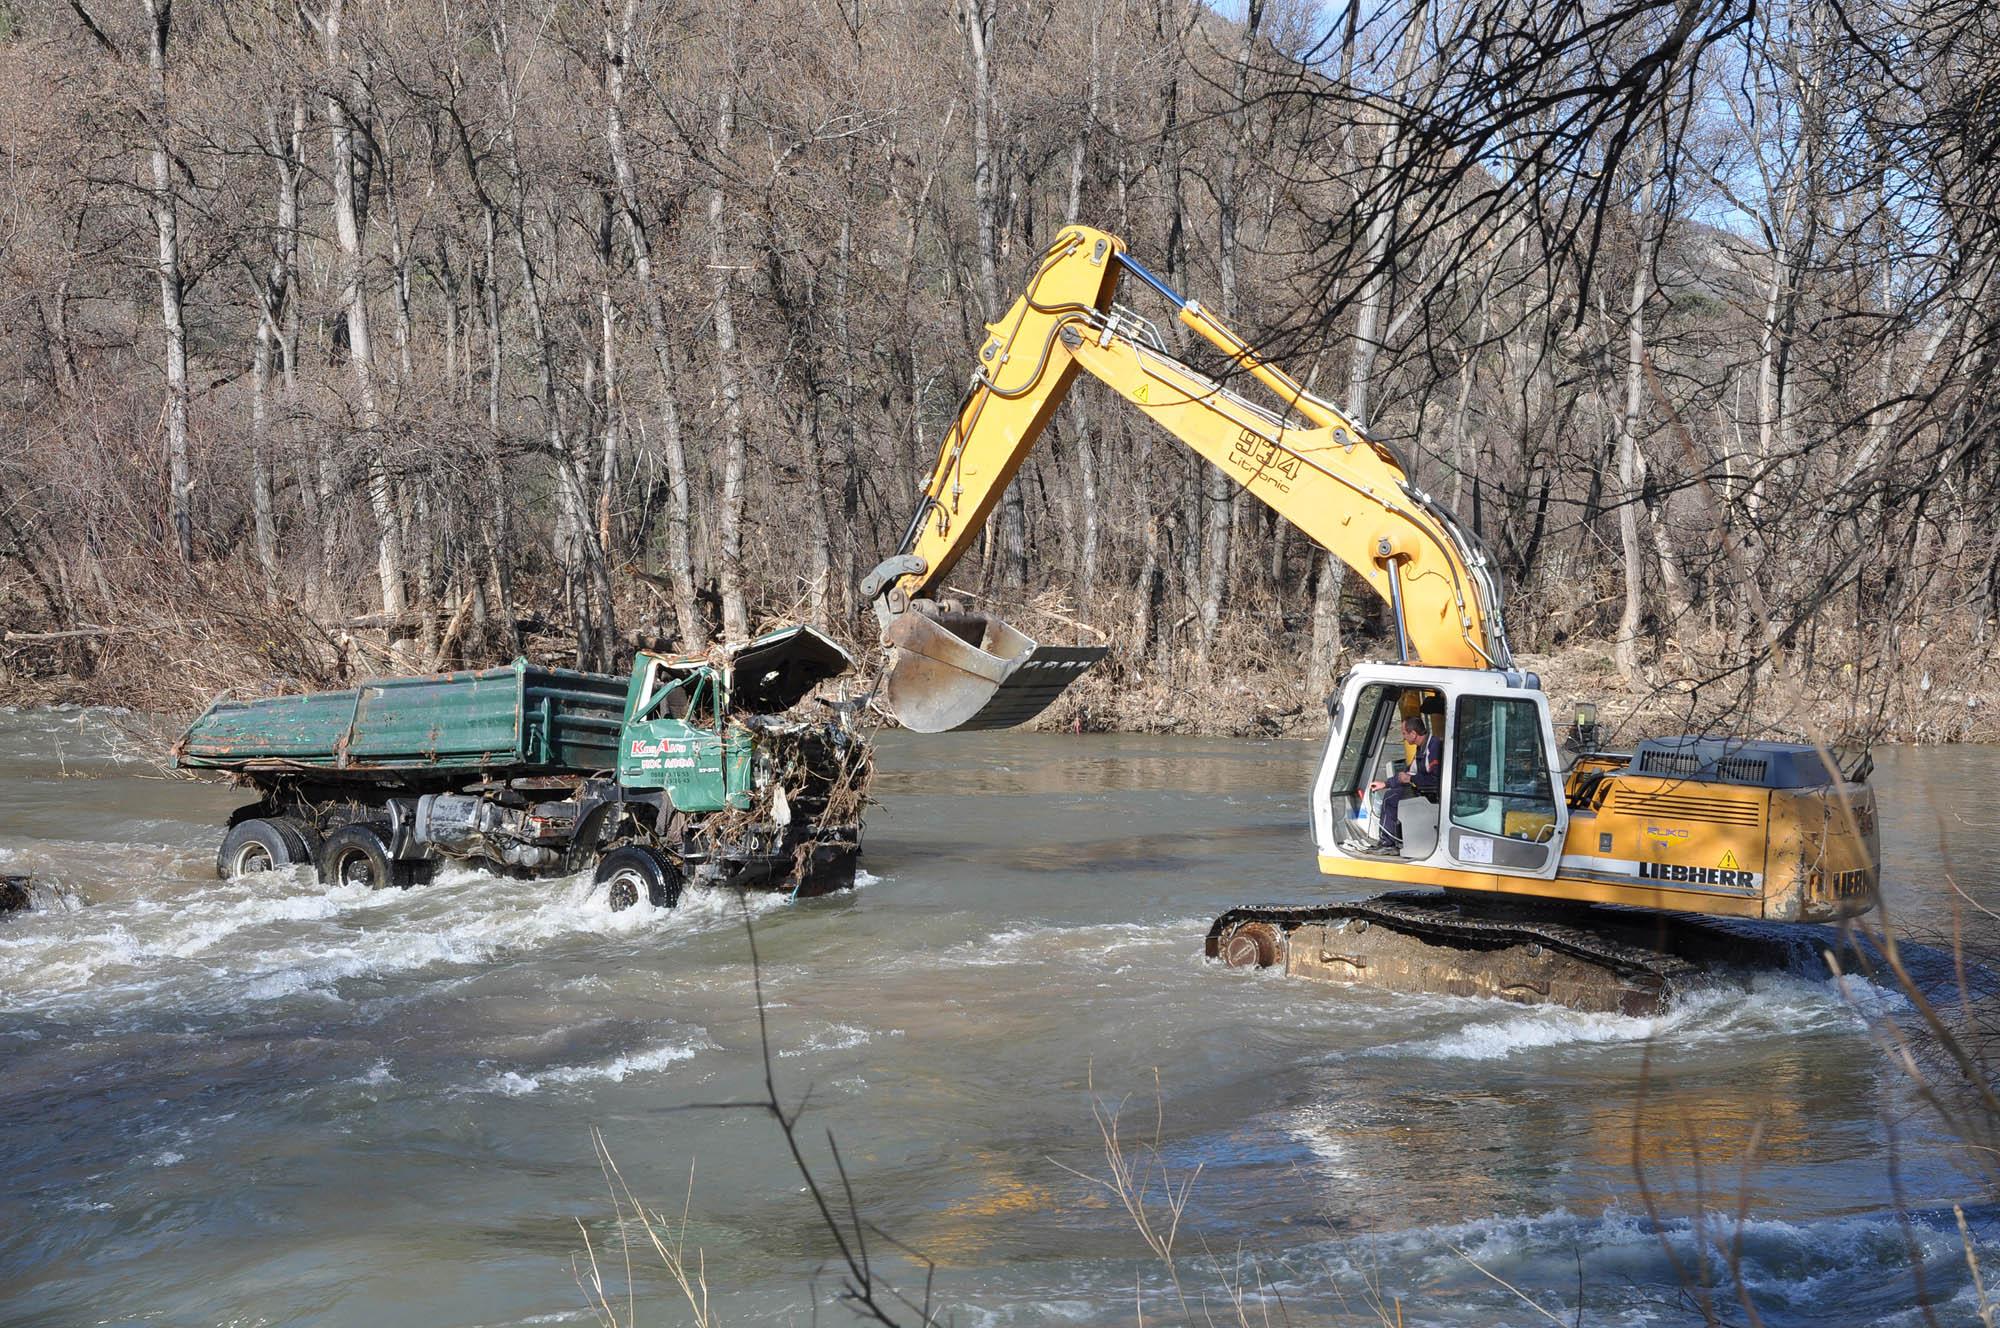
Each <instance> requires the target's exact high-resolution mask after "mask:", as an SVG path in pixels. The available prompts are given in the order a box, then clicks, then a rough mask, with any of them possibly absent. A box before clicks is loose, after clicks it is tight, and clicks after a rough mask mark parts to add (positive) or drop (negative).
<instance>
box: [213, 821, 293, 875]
mask: <svg viewBox="0 0 2000 1328" xmlns="http://www.w3.org/2000/svg"><path fill="white" fill-rule="evenodd" d="M310 861H312V854H311V853H310V852H309V851H307V848H306V841H305V837H304V836H303V835H301V834H300V833H299V831H298V828H297V827H296V826H293V825H292V824H290V823H289V822H288V821H286V820H284V819H281V818H280V819H272V820H265V819H264V818H262V817H257V816H253V817H251V818H249V819H248V820H243V821H238V822H237V823H236V824H235V825H232V826H230V827H229V833H228V834H226V835H224V836H223V837H222V848H221V849H220V850H219V851H218V852H217V853H216V855H215V874H216V876H217V877H218V878H220V879H222V880H225V881H227V880H229V879H230V878H232V877H236V876H248V875H250V874H251V873H252V872H264V871H277V870H280V869H282V868H285V867H291V866H295V865H296V864H298V863H301V862H310Z"/></svg>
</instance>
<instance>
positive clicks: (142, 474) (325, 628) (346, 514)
mask: <svg viewBox="0 0 2000 1328" xmlns="http://www.w3.org/2000/svg"><path fill="white" fill-rule="evenodd" d="M0 34H4V35H0V136H4V147H5V151H4V157H0V171H4V181H5V188H4V199H5V206H4V208H0V259H4V264H5V267H4V271H5V284H4V288H0V300H4V308H5V319H4V322H0V372H3V373H4V382H5V387H6V392H5V399H4V405H0V419H4V427H5V429H6V438H7V442H6V446H5V448H4V454H0V627H4V629H5V638H4V643H0V692H11V693H14V694H15V695H16V696H17V697H24V698H26V697H51V696H71V697H84V698H89V699H97V700H107V701H125V702H144V703H148V704H155V705H184V704H186V703H188V702H190V701H192V700H194V699H196V698H197V697H199V696H200V695H201V694H202V693H205V692H206V691H208V690H210V689H212V688H215V687H220V686H223V685H232V686H242V687H273V686H285V685H289V686H316V685H325V684H329V683H334V682H338V681H342V680H344V679H346V678H349V677H352V676H354V675H357V674H367V673H374V672H381V671H385V670H391V669H423V668H435V667H449V666H454V665H458V664H477V663H485V662H489V661H494V660H500V659H505V658H509V657H511V656H512V655H513V654H515V653H516V652H518V651H520V650H522V649H529V650H532V651H533V652H535V653H537V654H538V655H540V656H542V657H544V658H548V659H551V660H554V661H556V662H572V663H576V664H580V665H582V666H585V667H615V666H617V665H618V664H619V663H620V657H621V656H622V655H623V654H624V653H625V652H629V651H630V650H631V649H632V648H633V647H634V646H635V645H646V646H662V645H668V646H673V647H676V648H679V647H698V646H700V645H702V644H703V643H704V642H706V641H708V640H711V639H713V638H716V637H718V636H740V635H742V634H744V633H745V632H747V631H751V630H755V629H756V628H757V627H758V626H759V625H760V624H761V623H764V622H767V621H769V620H771V619H774V618H777V617H785V616H797V617H804V618H809V619H811V620H815V621H818V622H821V623H823V624H827V625H829V626H831V627H832V628H834V629H835V630H836V631H838V632H840V633H841V634H843V635H845V636H847V637H848V638H849V639H851V640H854V641H857V642H865V641H867V640H868V639H869V637H870V636H871V635H872V627H871V624H870V623H869V622H868V621H866V620H865V619H864V617H863V615H862V613H861V609H862V606H860V605H858V604H857V603H856V591H855V585H856V582H857V581H858V579H859V578H860V576H861V575H862V574H863V573H865V572H866V571H867V570H868V568H869V567H870V566H871V565H872V564H873V563H874V562H875V560H876V559H877V558H878V557H880V556H883V555H884V554H886V553H888V552H891V551H893V549H894V546H895V543H896V541H897V538H898V537H899V536H900V534H901V531H902V528H903V525H904V523H905V521H906V520H907V519H908V516H909V512H910V510H911V507H912V503H913V499H914V495H915V493H916V490H917V487H918V484H919V481H920V478H921V477H922V475H923V474H924V473H925V471H927V469H928V467H929V465H930V462H931V460H932V459H933V456H934V453H935V449H936V446H937V442H938V439H939V436H940V435H941V433H942V432H943V430H944V429H945V427H946V426H947V424H948V422H949V420H950V419H951V417H952V415H953V414H954V411H955V407H956V406H957V404H958V401H959V398H960V395H961V393H962V391H963V389H964V386H965V383H966V381H967V378H968V376H969V374H970V371H971V369H972V365H973V356H972V353H971V352H972V348H973V347H974V346H975V345H976V343H977V341H978V338H979V330H980V326H981V324H982V323H983V322H984V321H986V320H987V319H989V318H992V317H994V316H995V315H996V314H997V313H998V312H999V311H1000V310H1002V309H1004V308H1005V306H1006V305H1007V304H1008V303H1009V302H1010V301H1011V300H1012V298H1013V295H1014V292H1015V290H1016V288H1017V287H1018V285H1019V283H1020V282H1021V280H1022V279H1023V277H1024V275H1025V273H1026V271H1027V269H1028V266H1029V264H1030V263H1031V262H1032V260H1033V259H1034V257H1035V256H1036V255H1037V254H1038V253H1039V252H1040V251H1041V250H1042V248H1043V247H1044V246H1045V245H1046V244H1048V243H1049V242H1050V241H1051V240H1052V239H1053V238H1054V236H1055V234H1056V232H1057V230H1058V229H1059V228H1060V227H1061V226H1062V225H1063V224H1064V222H1065V221H1068V220H1071V219H1076V220H1081V221H1085V222H1088V223H1091V224H1095V225H1099V226H1102V227H1104V228H1106V229H1109V230H1112V231H1114V232H1116V233H1118V234H1121V235H1122V236H1124V237H1126V239H1127V240H1128V241H1129V242H1130V244H1131V246H1132V249H1133V252H1134V253H1135V255H1137V256H1139V257H1140V258H1141V259H1142V260H1144V261H1146V262H1147V263H1148V265H1149V266H1151V267H1153V268H1154V270H1156V271H1157V272H1159V273H1160V274H1161V275H1162V276H1164V277H1166V278H1167V279H1168V280H1169V281H1171V282H1172V283H1174V284H1175V285H1176V286H1178V287H1180V288H1182V289H1183V290H1185V291H1187V292H1188V293H1190V294H1193V295H1197V296H1199V297H1201V298H1202V299H1203V300H1204V302H1205V303H1206V304H1207V305H1208V306H1209V307H1211V308H1213V309H1215V310H1217V311H1219V312H1221V313H1222V314H1223V315H1224V316H1225V317H1226V318H1228V319H1229V320H1231V321H1232V322H1233V323H1235V324H1236V325H1237V326H1238V327H1239V329H1240V330H1241V331H1243V332H1244V333H1245V334H1246V335H1248V336H1250V337H1252V338H1253V339H1254V340H1256V341H1258V342H1259V343H1260V344H1261V345H1263V346H1265V347H1266V348H1267V349H1268V350H1269V351H1271V352H1272V353H1274V354H1276V355H1278V356H1279V357H1281V358H1282V359H1283V360H1284V361H1285V362H1286V363H1287V364H1288V365H1289V366H1290V367H1292V368H1293V369H1294V370H1295V371H1296V372H1298V373H1299V374H1300V376H1301V377H1306V378H1308V379H1309V380H1310V381H1311V382H1312V383H1313V384H1314V385H1315V386H1316V388H1317V389H1318V390H1320V391H1322V392H1323V393H1325V394H1327V395H1330V396H1332V397H1334V398H1335V399H1336V400H1341V401H1344V402H1346V403H1347V404H1348V405H1349V407H1350V408H1351V411H1352V413H1353V414H1355V415H1356V416H1357V417H1359V418H1361V419H1363V420H1365V422H1366V424H1367V426H1368V427H1369V428H1370V430H1371V431H1372V432H1373V433H1374V434H1376V435H1377V436H1379V437H1382V438H1384V439H1386V440H1388V441H1389V442H1391V443H1392V444H1393V445H1395V446H1396V447H1398V448H1399V449H1400V450H1401V451H1402V452H1403V454H1404V455H1405V456H1406V457H1407V458H1408V459H1409V462H1410V464H1411V466H1412V468H1413V469H1414V471H1415V474H1416V477H1417V481H1418V483H1420V484H1421V485H1422V486H1423V487H1425V488H1426V489H1428V490H1430V491H1431V492H1433V493H1434V494H1439V495H1442V496H1444V497H1445V498H1447V499H1448V501H1449V502H1450V503H1451V504H1452V505H1453V506H1454V507H1455V508H1456V509H1457V510H1458V511H1459V512H1460V513H1461V515H1462V516H1464V517H1465V518H1466V519H1467V520H1468V521H1469V522H1470V523H1471V524H1472V525H1473V527H1474V528H1476V530H1477V531H1478V532H1479V534H1480V535H1481V536H1482V537H1483V538H1484V540H1485V541H1486V542H1487V543H1488V544H1489V545H1490V546H1491V547H1492V548H1493V550H1494V551H1495V552H1496V554H1497V555H1498V557H1499V559H1500V561H1501V563H1502V565H1503V567H1504V569H1505V574H1506V577H1507V580H1508V582H1509V584H1510V586H1511V587H1512V588H1513V598H1512V602H1511V605H1510V615H1509V621H1510V630H1511V632H1512V634H1513V636H1514V638H1515V641H1516V644H1517V647H1519V648H1522V649H1524V650H1527V651H1530V652H1535V653H1537V654H1538V655H1542V656H1548V657H1551V658H1552V659H1553V660H1555V661H1557V663H1558V664H1559V663H1560V661H1562V660H1564V659H1573V658H1579V657H1580V658H1586V659H1594V660H1597V661H1599V662H1600V663H1602V664H1603V666H1604V671H1605V672H1606V674H1607V676H1610V675H1613V674H1614V673H1615V674H1622V675H1623V676H1624V680H1625V681H1626V683H1627V684H1628V685H1629V686H1630V687H1632V688H1633V689H1635V690H1636V691H1645V690H1646V689H1649V688H1652V689H1668V688H1674V687H1678V688H1679V689H1680V691H1681V692H1682V693H1684V692H1685V690H1686V688H1687V687H1688V686H1689V685H1690V683H1691V682H1692V681H1697V680H1698V681H1702V682H1703V684H1704V686H1705V687H1706V688H1707V690H1709V691H1710V692H1720V691H1726V692H1728V693H1729V694H1731V695H1738V694H1740V693H1741V692H1742V691H1743V690H1744V689H1745V688H1746V687H1751V688H1756V689H1760V690H1761V692H1762V693H1763V694H1765V695H1769V696H1777V697H1782V698H1789V699H1787V700H1785V701H1784V704H1783V705H1781V706H1780V709H1781V710H1783V709H1784V708H1785V707H1786V706H1791V707H1797V706H1799V705H1802V704H1806V705H1812V706H1817V707H1819V708H1820V709H1821V710H1823V711H1824V712H1825V713H1827V714H1829V715H1833V716H1834V717H1835V718H1836V719H1838V720H1839V722H1841V723H1843V724H1845V725H1847V726H1848V727H1864V728H1865V727H1871V726H1873V727H1878V728H1880V727H1887V728H1888V729H1890V730H1893V731H1898V732H1902V733H1904V734H1906V735H1914V736H1929V737H1950V736H1960V735H1963V734H1965V733H1968V732H1972V733H1976V732H1979V731H1981V730H1980V727H1979V725H1978V723H1977V722H1975V720H1976V716H1977V714H1978V711H1977V709H1976V708H1974V709H1972V710H1970V711H1969V710H1968V707H1967V703H1968V701H1971V702H1974V703H1975V707H1976V702H1977V700H1978V699H1979V696H1980V692H1979V689H1980V687H1981V686H1982V675H1983V672H1984V669H1985V665H1986V663H1987V661H1988V659H1989V658H1990V656H1991V653H1992V651H1993V649H1994V641H1993V627H1994V618H1995V616H1996V603H1995V600H1996V595H2000V538H1997V537H1996V519H2000V492H1996V479H2000V455H1996V449H1995V448H1994V447H1992V446H1990V445H1989V443H1988V436H1989V432H1990V430H1991V429H1992V427H1993V421H1994V412H1995V404H1996V398H1995V390H1994V387H1993V368H1994V364H1993V361H1994V356H1995V331H1996V327H2000V321H1996V320H2000V301H1996V294H1997V293H2000V292H1996V288H1995V277H1996V274H1995V271H1994V267H1995V260H1996V257H2000V234H1997V233H1996V229H1995V224H1996V210H2000V209H1997V208H1996V204H2000V190H1997V189H1996V181H1995V171H1996V158H2000V152H1996V149H2000V142H1996V139H2000V112H1996V110H1995V108H1996V107H1997V106H2000V11H1996V10H1995V9H1994V8H1993V7H1992V6H1990V5H1986V4H1982V3H1979V2H1978V0H1918V2H1917V3H1914V4H1909V5H1897V6H1889V5H1864V4H1855V3H1849V2H1848V0H1773V2H1772V3H1770V4H1754V3H1751V0H1677V2H1676V3H1666V2H1664V0H1614V2H1613V3H1611V4H1604V5H1600V4H1585V5H1574V4H1536V3H1527V2H1525V0H1429V2H1427V0H1396V3H1391V4H1388V5H1385V6H1380V7H1371V6H1353V7H1350V8H1347V9H1340V8H1338V7H1328V8H1323V9H1322V8H1310V7H1305V6H1303V5H1301V4H1299V3H1297V0H1249V7H1248V9H1247V12H1244V11H1240V10H1237V9H1234V8H1224V9H1211V8H1208V7H1206V6H1205V5H1203V4H1202V3H1200V2H1199V0H752V2H751V3H745V4H740V5H716V4H707V3H703V2H702V0H643V2H642V0H304V2H301V0H207V2H206V3H195V0H180V3H174V0H5V3H0ZM1126 298H1127V299H1128V300H1131V301H1132V302H1133V303H1135V304H1138V305H1141V306H1142V310H1143V300H1142V299H1141V298H1140V294H1138V293H1134V292H1130V291H1128V292H1127V293H1126ZM1152 312H1154V313H1155V314H1156V316H1159V317H1160V318H1161V320H1162V321H1165V318H1164V314H1165V310H1164V308H1162V309H1161V310H1157V311H1152ZM957 582H958V585H959V587H960V588H961V589H962V590H963V591H964V592H965V593H966V594H967V595H972V596H981V597H984V598H985V599H986V600H987V601H989V602H990V603H992V604H995V605H997V606H999V607H1000V608H1002V609H1003V610H1006V611H1015V612H1016V613H1017V616H1019V617H1021V618H1022V619H1023V620H1024V621H1025V623H1026V624H1027V625H1028V626H1030V628H1031V629H1032V628H1034V627H1040V628H1041V629H1043V630H1044V631H1046V632H1048V633H1049V634H1051V635H1057V634H1062V633H1075V632H1087V631H1088V630H1090V629H1091V628H1096V629H1101V630H1103V631H1104V632H1107V633H1108V634H1109V635H1110V636H1111V638H1112V639H1113V640H1114V641H1115V642H1116V644H1117V647H1118V650H1117V654H1116V655H1115V656H1114V662H1113V664H1112V666H1111V667H1110V676H1111V679H1113V680H1118V681H1122V682H1123V683H1124V684H1125V685H1126V688H1127V690H1128V692H1130V693H1133V694H1151V695H1154V696H1156V697H1166V698H1172V697H1176V696H1183V697H1185V696H1190V695H1194V694H1200V693H1214V692H1217V691H1219V690H1223V689H1225V688H1232V687H1233V688H1236V689H1238V690H1239V691H1241V692H1242V693H1243V694H1244V695H1247V696H1250V697H1252V698H1253V700H1254V707H1253V708H1254V709H1255V710H1256V712H1257V713H1258V714H1261V715H1263V716H1265V717H1267V718H1268V717H1269V716H1271V715H1277V716H1281V717H1282V716H1283V715H1284V714H1286V713H1288V712H1309V711H1310V709H1311V706H1310V701H1311V699H1312V698H1314V697H1315V696H1316V695H1317V694H1321V693H1323V691H1324V689H1325V687H1326V685H1327V682H1328V679H1329V677H1330V676H1331V675H1332V673H1333V672H1334V670H1336V669H1337V668H1338V666H1339V662H1340V660H1341V659H1342V657H1343V655H1345V656H1347V657H1352V656H1353V655H1355V654H1375V655H1379V654H1381V653H1382V651H1381V643H1380V640H1379V634H1380V632H1381V630H1382V623H1381V618H1380V613H1379V610H1377V609H1376V608H1375V607H1374V606H1372V605H1370V604H1368V603H1364V602H1363V601H1362V600H1361V599H1360V598H1359V597H1356V596H1343V594H1342V577H1341V576H1340V574H1339V571H1338V568H1337V566H1330V565H1329V564H1328V562H1327V560H1326V559H1325V558H1324V557H1322V556H1321V555H1320V554H1319V553H1318V552H1317V551H1316V550H1315V549H1313V548H1311V547H1309V546H1308V545H1306V543H1305V542H1304V541H1303V540H1302V539H1300V538H1299V537H1297V536H1296V535H1293V534H1291V533H1290V532H1289V531H1288V529H1287V528H1286V527H1285V526H1284V525H1283V523H1281V522H1277V521H1275V520H1274V519H1273V518H1272V517H1271V516H1270V514H1269V513H1267V512H1266V511H1264V510H1263V509H1262V508H1261V507H1260V506H1259V505H1257V504H1256V503H1255V502H1254V501H1251V500H1247V499H1243V498H1241V496H1240V495H1238V494H1236V493H1234V492H1233V491H1232V486H1231V485H1230V484H1229V483H1228V482H1227V481H1226V480H1225V479H1224V478H1223V477H1222V476H1221V475H1220V473H1219V472H1213V473H1211V472H1206V471H1204V469H1203V468H1202V467H1201V465H1200V463H1199V462H1197V461H1196V460H1195V459H1194V458H1193V457H1192V455H1191V454H1188V453H1185V452H1184V451H1182V450H1181V449H1180V448H1178V447H1177V446H1175V445H1174V443H1173V442H1172V440H1171V439H1169V438H1167V437H1165V436H1164V435H1157V436H1156V435H1154V434H1152V433H1150V432H1149V428H1148V426H1146V425H1145V424H1144V422H1143V421H1141V420H1138V419H1136V418H1134V417H1133V416H1131V415H1130V414H1129V413H1126V412H1123V411H1122V410H1121V409H1119V408H1118V407H1116V405H1115V403H1114V402H1113V401H1112V400H1111V399H1110V398H1109V397H1108V396H1104V397H1100V396H1099V395H1098V394H1096V393H1095V392H1094V391H1093V390H1092V389H1091V387H1090V386H1089V385H1085V386H1083V387H1082V388H1080V389H1079V391H1078V392H1077V394H1076V395H1075V397H1074V398H1073V399H1072V402H1071V404H1070V406H1069V407H1068V408H1067V409H1066V410H1065V411H1064V412H1063V413H1062V414H1060V415H1059V417H1058V419H1057V421H1056V423H1055V426H1054V427H1053V428H1052V430H1051V432H1050V435H1049V437H1048V439H1047V441H1046V443H1045V445H1044V446H1043V447H1042V448H1041V449H1040V450H1039V452H1038V453H1037V455H1036V457H1035V458H1034V460H1033V461H1032V462H1031V464H1030V465H1029V466H1028V468H1027V469H1025V470H1024V471H1023V473H1022V477H1021V479H1020V481H1018V482H1017V485H1016V491H1015V493H1014V494H1013V495H1011V496H1010V499H1009V501H1008V502H1007V503H1006V504H1005V505H1004V506H1003V507H1002V509H1001V511H1000V512H999V514H998V515H997V517H996V519H995V520H994V522H993V524H992V528H990V529H989V530H988V532H987V533H986V537H985V539H984V541H983V543H982V547H981V551H980V553H979V555H978V556H977V558H976V559H974V560H968V562H967V563H966V564H965V565H964V566H962V567H961V569H960V572H959V574H958V578H957ZM1343 629H1344V632H1345V639H1344V641H1343ZM1343 647H1344V649H1343ZM1149 689H1150V690H1149ZM1105 694H1106V693H1102V692H1100V693H1099V695H1100V696H1102V695H1105ZM1159 708H1160V706H1159V704H1156V706H1155V709H1156V710H1158V709H1159ZM1167 708H1171V705H1168V706H1167ZM1113 718H1114V719H1118V718H1120V717H1119V716H1113ZM1123 718H1126V719H1129V718H1130V716H1124V717H1123Z"/></svg>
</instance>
